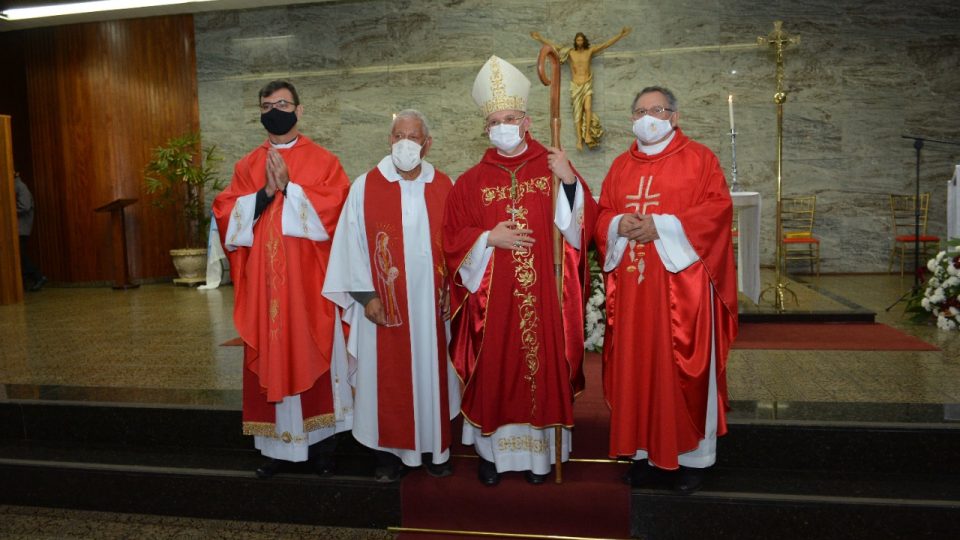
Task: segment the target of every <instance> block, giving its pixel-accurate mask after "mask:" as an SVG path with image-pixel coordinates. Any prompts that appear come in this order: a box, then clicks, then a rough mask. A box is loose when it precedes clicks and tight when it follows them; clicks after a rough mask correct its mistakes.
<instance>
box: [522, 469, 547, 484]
mask: <svg viewBox="0 0 960 540" xmlns="http://www.w3.org/2000/svg"><path fill="white" fill-rule="evenodd" d="M547 476H548V475H546V474H537V473H535V472H533V471H525V472H524V473H523V477H524V478H526V479H527V483H528V484H533V485H535V486H539V485H540V484H542V483H544V482H546V481H547Z"/></svg>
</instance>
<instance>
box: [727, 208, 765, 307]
mask: <svg viewBox="0 0 960 540" xmlns="http://www.w3.org/2000/svg"><path fill="white" fill-rule="evenodd" d="M730 196H731V197H732V198H733V208H734V209H735V210H736V211H737V290H739V291H740V292H742V293H743V294H744V295H746V297H747V298H749V299H750V300H752V301H753V303H754V304H756V303H759V302H760V208H761V197H760V193H758V192H756V191H734V192H731V193H730Z"/></svg>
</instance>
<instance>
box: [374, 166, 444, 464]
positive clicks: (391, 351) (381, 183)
mask: <svg viewBox="0 0 960 540" xmlns="http://www.w3.org/2000/svg"><path fill="white" fill-rule="evenodd" d="M400 182H403V180H400V181H398V182H390V181H388V180H387V179H386V178H384V176H383V174H382V173H381V172H380V169H378V168H376V167H374V169H373V170H371V171H370V172H368V173H367V180H366V184H365V185H364V193H363V213H364V219H365V221H366V230H367V246H368V249H369V253H370V269H371V271H372V273H373V276H372V277H373V284H374V287H375V288H376V290H377V295H378V296H379V297H380V301H381V302H382V303H383V306H384V311H385V312H386V317H387V325H386V326H381V325H378V326H377V425H378V426H379V432H380V439H379V442H378V445H379V446H381V447H384V448H406V449H408V450H415V449H416V441H415V433H414V432H415V426H416V420H415V418H414V408H413V401H414V399H413V382H412V377H413V368H412V359H411V355H412V354H413V351H412V349H411V342H410V324H411V323H414V321H410V320H409V313H410V312H409V310H408V309H407V293H408V291H407V275H406V271H407V270H406V268H407V266H406V264H405V262H404V245H403V212H402V208H401V203H400V199H401V194H400ZM452 187H453V184H452V183H451V182H450V178H449V177H448V176H446V175H445V174H443V173H441V172H440V171H436V172H435V174H434V177H433V181H432V182H428V183H426V184H424V198H425V200H426V201H425V202H426V206H427V219H428V220H429V223H430V238H431V242H430V244H431V246H432V248H433V249H432V250H431V251H432V254H433V271H434V275H433V282H434V283H435V284H436V286H437V290H436V291H433V292H432V295H431V298H432V299H434V303H435V306H434V308H435V310H434V320H433V321H415V324H431V323H432V324H434V325H436V335H437V343H436V347H437V359H438V361H439V366H438V368H439V370H438V373H439V384H440V389H439V390H440V392H439V396H440V403H439V404H438V406H439V407H440V416H439V417H440V419H441V421H440V437H441V444H442V445H443V447H444V448H449V447H450V422H447V421H445V419H447V418H450V414H449V407H450V403H449V401H448V399H447V340H446V335H447V334H446V330H445V328H444V324H443V314H442V313H441V310H440V305H439V299H440V298H441V296H440V290H441V289H442V288H443V285H444V283H445V281H446V271H445V267H444V264H443V258H442V254H441V249H440V229H441V225H442V222H443V207H444V203H445V202H446V200H447V195H448V194H449V193H450V189H451V188H452ZM413 292H414V294H417V295H425V294H428V291H413ZM428 417H429V415H427V416H425V417H424V418H428Z"/></svg>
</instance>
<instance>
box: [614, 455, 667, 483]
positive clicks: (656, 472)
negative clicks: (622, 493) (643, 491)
mask: <svg viewBox="0 0 960 540" xmlns="http://www.w3.org/2000/svg"><path fill="white" fill-rule="evenodd" d="M660 476H661V474H660V469H658V468H656V467H654V466H652V465H650V462H649V461H647V460H645V459H638V460H635V461H634V462H633V463H631V464H630V470H629V471H627V474H625V475H624V476H623V482H624V483H625V484H630V487H636V488H639V487H650V486H652V485H653V484H655V483H656V482H657V480H659V479H660Z"/></svg>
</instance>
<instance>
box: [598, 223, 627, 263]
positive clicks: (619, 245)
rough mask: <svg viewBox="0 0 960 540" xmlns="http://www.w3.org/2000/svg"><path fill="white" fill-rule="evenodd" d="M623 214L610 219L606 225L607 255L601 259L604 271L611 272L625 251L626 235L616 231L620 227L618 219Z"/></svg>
mask: <svg viewBox="0 0 960 540" xmlns="http://www.w3.org/2000/svg"><path fill="white" fill-rule="evenodd" d="M625 215H626V214H620V215H619V216H617V217H615V218H613V219H612V220H610V226H609V227H607V257H606V258H605V259H604V261H603V271H604V272H611V271H613V270H614V269H615V268H616V267H617V266H620V259H622V258H623V253H624V252H625V251H627V244H628V243H629V241H628V240H627V237H625V236H620V235H619V234H618V233H617V231H618V230H619V229H620V220H621V219H623V216H625Z"/></svg>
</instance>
